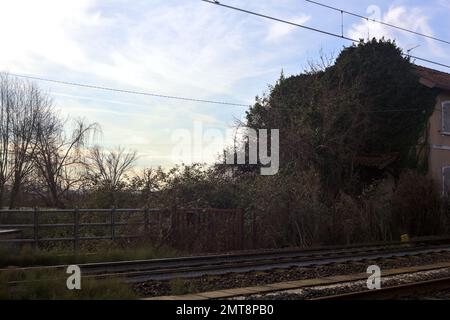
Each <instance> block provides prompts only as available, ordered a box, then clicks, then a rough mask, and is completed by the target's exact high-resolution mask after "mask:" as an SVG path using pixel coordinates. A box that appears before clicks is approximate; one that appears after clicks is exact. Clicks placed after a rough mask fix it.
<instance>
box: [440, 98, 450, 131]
mask: <svg viewBox="0 0 450 320" xmlns="http://www.w3.org/2000/svg"><path fill="white" fill-rule="evenodd" d="M442 131H444V132H450V102H445V103H443V104H442Z"/></svg>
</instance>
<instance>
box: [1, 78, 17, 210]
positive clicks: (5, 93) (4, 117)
mask: <svg viewBox="0 0 450 320" xmlns="http://www.w3.org/2000/svg"><path fill="white" fill-rule="evenodd" d="M13 98H14V95H13V92H12V84H11V82H10V79H9V78H8V76H7V75H6V74H1V75H0V144H1V145H0V208H1V207H2V206H3V198H4V194H5V187H6V183H7V181H8V180H9V178H10V170H9V169H10V166H9V139H10V130H9V127H10V123H11V121H10V118H11V113H12V111H11V109H12V108H13V107H12V104H13Z"/></svg>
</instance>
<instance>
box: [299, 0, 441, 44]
mask: <svg viewBox="0 0 450 320" xmlns="http://www.w3.org/2000/svg"><path fill="white" fill-rule="evenodd" d="M305 1H306V2H309V3H312V4H315V5H318V6H321V7H324V8H328V9H331V10H334V11H338V12H341V13H345V14H348V15H350V16H353V17H357V18H361V19H364V20H366V21H371V22H375V23H379V24H381V25H384V26H387V27H390V28H394V29H398V30H401V31H405V32H409V33H412V34H415V35H418V36H421V37H425V38H428V39H431V40H435V41H439V42H442V43H446V44H450V41H447V40H444V39H440V38H437V37H434V36H432V35H429V34H424V33H421V32H417V31H414V30H411V29H407V28H403V27H400V26H397V25H394V24H392V23H387V22H384V21H381V20H377V19H373V18H370V17H366V16H363V15H360V14H357V13H355V12H351V11H347V10H344V9H341V8H337V7H333V6H330V5H327V4H324V3H320V2H317V1H313V0H305Z"/></svg>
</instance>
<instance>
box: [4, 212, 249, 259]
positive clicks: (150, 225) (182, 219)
mask: <svg viewBox="0 0 450 320" xmlns="http://www.w3.org/2000/svg"><path fill="white" fill-rule="evenodd" d="M244 229H245V226H244V214H243V211H242V210H240V209H212V208H206V209H205V208H189V209H186V208H176V209H152V208H142V209H115V208H112V209H78V208H76V209H57V210H49V209H39V208H34V209H31V210H30V209H28V210H0V230H14V231H17V232H19V234H18V235H17V236H16V237H15V238H7V239H0V244H31V245H33V246H34V247H35V248H39V247H44V248H47V247H51V246H54V244H55V243H65V244H67V243H69V246H70V247H71V248H73V250H75V251H78V250H79V249H80V247H81V246H82V245H83V243H86V242H89V241H102V240H109V241H119V240H120V241H130V240H132V239H144V240H146V241H148V242H153V243H154V244H156V245H161V244H164V245H169V246H172V247H174V248H178V249H182V250H186V251H190V252H218V251H226V250H238V249H243V248H244V242H245V238H244V237H245V230H244ZM70 243H72V244H73V245H70Z"/></svg>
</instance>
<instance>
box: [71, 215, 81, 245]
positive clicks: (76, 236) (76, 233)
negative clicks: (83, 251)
mask: <svg viewBox="0 0 450 320" xmlns="http://www.w3.org/2000/svg"><path fill="white" fill-rule="evenodd" d="M79 249H80V210H79V209H78V207H77V208H75V209H74V211H73V250H74V251H75V253H78V251H79Z"/></svg>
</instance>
